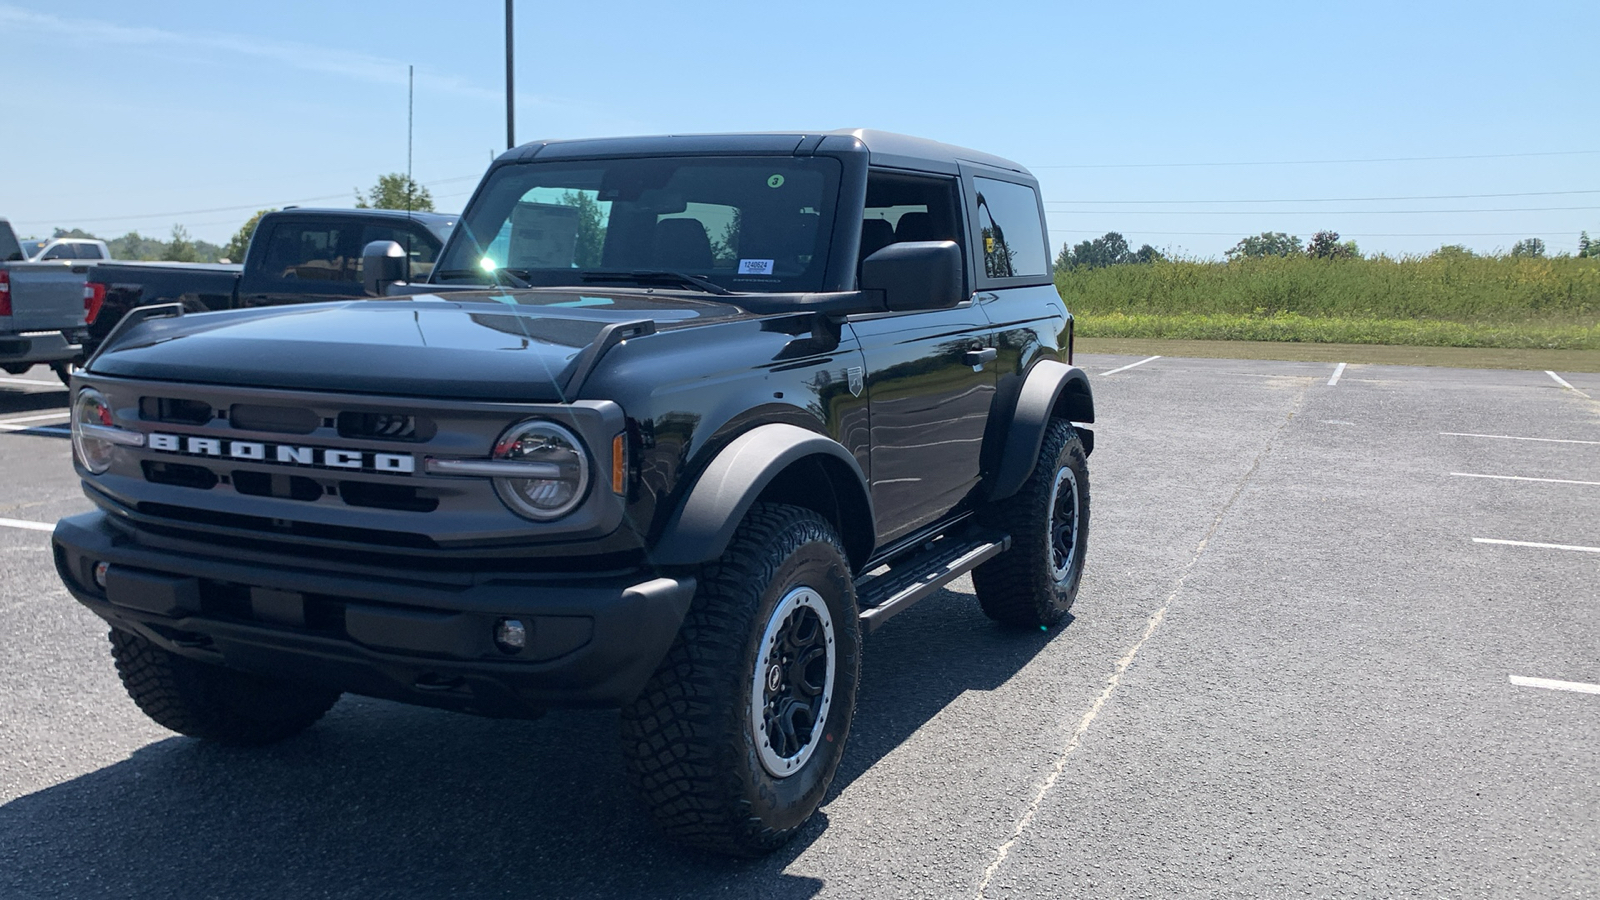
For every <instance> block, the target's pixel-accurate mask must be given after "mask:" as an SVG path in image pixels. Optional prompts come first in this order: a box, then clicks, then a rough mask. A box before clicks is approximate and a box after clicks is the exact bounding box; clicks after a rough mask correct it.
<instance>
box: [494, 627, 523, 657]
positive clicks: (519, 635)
mask: <svg viewBox="0 0 1600 900" xmlns="http://www.w3.org/2000/svg"><path fill="white" fill-rule="evenodd" d="M494 643H495V646H496V647H499V648H500V649H501V650H502V651H504V652H506V653H517V652H519V651H521V650H522V648H523V647H526V646H528V626H526V625H524V624H522V620H521V619H501V620H500V621H499V622H498V623H496V624H495V626H494Z"/></svg>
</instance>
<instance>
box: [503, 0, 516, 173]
mask: <svg viewBox="0 0 1600 900" xmlns="http://www.w3.org/2000/svg"><path fill="white" fill-rule="evenodd" d="M512 33H513V32H512V29H511V0H506V149H507V150H510V149H511V148H512V147H515V146H516V145H517V113H516V99H515V97H516V95H515V93H514V92H515V87H514V85H513V83H512V79H511V72H512V66H511V35H512Z"/></svg>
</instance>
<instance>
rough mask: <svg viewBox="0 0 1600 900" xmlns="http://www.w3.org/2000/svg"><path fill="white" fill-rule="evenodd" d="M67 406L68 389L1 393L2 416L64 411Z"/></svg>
mask: <svg viewBox="0 0 1600 900" xmlns="http://www.w3.org/2000/svg"><path fill="white" fill-rule="evenodd" d="M66 405H67V389H66V388H62V389H60V390H58V391H30V392H27V393H23V392H20V391H19V392H16V393H12V392H11V391H0V416H7V415H11V414H12V413H28V412H38V411H39V410H53V409H62V408H63V407H65V406H66Z"/></svg>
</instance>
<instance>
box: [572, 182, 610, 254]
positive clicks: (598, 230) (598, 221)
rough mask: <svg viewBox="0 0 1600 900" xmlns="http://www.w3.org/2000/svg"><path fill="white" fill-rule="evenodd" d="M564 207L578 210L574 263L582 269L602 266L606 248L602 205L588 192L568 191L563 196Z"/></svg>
mask: <svg viewBox="0 0 1600 900" xmlns="http://www.w3.org/2000/svg"><path fill="white" fill-rule="evenodd" d="M561 203H562V205H563V206H571V207H574V208H576V209H577V210H578V238H577V241H576V242H575V243H574V244H573V247H572V262H573V264H575V265H576V266H577V267H578V268H580V269H593V268H596V267H598V266H599V265H600V257H601V253H602V251H603V250H604V249H605V246H606V226H605V221H604V219H605V217H604V216H603V215H601V213H600V204H599V203H597V202H595V199H594V196H593V195H592V194H590V193H588V192H586V191H567V192H566V193H564V194H562V195H561Z"/></svg>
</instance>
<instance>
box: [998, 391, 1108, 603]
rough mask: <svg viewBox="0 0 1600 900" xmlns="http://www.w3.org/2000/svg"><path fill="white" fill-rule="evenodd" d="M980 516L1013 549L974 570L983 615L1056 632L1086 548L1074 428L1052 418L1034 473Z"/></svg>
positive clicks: (1080, 456) (1081, 459)
mask: <svg viewBox="0 0 1600 900" xmlns="http://www.w3.org/2000/svg"><path fill="white" fill-rule="evenodd" d="M983 517H984V519H985V521H986V523H987V524H989V525H991V526H992V527H995V528H999V529H1003V530H1005V531H1008V532H1009V533H1010V534H1011V549H1010V550H1007V551H1006V552H1004V553H1002V554H1000V555H999V556H996V557H995V558H993V559H991V560H989V561H988V562H986V563H984V564H983V565H981V566H979V567H978V568H976V569H974V570H973V571H972V584H973V587H975V588H977V591H978V603H979V604H980V605H982V607H983V611H984V614H985V615H987V616H988V617H989V618H991V619H994V620H995V621H997V622H1004V623H1006V624H1008V625H1025V626H1030V627H1038V626H1041V625H1043V626H1049V625H1054V624H1055V623H1056V622H1059V621H1060V620H1061V617H1062V616H1064V615H1066V614H1067V610H1068V609H1070V608H1071V607H1072V601H1073V600H1075V599H1077V596H1078V582H1079V581H1080V580H1081V579H1082V577H1083V557H1084V553H1085V551H1087V550H1088V547H1089V458H1088V454H1086V453H1085V452H1084V450H1083V441H1082V439H1081V438H1079V437H1078V432H1077V430H1076V429H1074V428H1073V427H1072V423H1071V422H1068V421H1066V420H1065V419H1051V420H1050V424H1049V426H1048V427H1047V428H1046V430H1045V434H1044V440H1043V441H1042V442H1041V446H1040V448H1039V460H1038V462H1037V463H1035V464H1034V467H1033V474H1032V475H1029V476H1028V480H1027V481H1026V482H1024V483H1023V485H1022V488H1021V490H1019V491H1017V492H1016V493H1015V494H1013V495H1012V496H1010V497H1007V498H1005V499H1004V500H1000V501H997V502H994V503H991V504H989V505H988V507H987V508H986V509H984V510H983Z"/></svg>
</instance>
